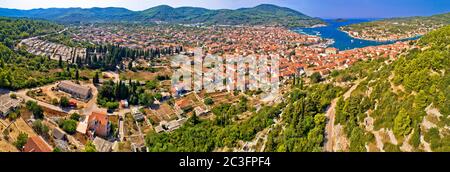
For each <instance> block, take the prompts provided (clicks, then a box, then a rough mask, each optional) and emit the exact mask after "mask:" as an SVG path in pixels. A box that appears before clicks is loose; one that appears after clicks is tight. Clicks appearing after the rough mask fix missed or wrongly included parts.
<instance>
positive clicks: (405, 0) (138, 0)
mask: <svg viewBox="0 0 450 172" xmlns="http://www.w3.org/2000/svg"><path fill="white" fill-rule="evenodd" d="M260 4H273V5H278V6H282V7H288V8H291V9H294V10H297V11H299V12H301V13H304V14H306V15H309V16H312V17H320V18H324V19H334V18H346V19H349V18H355V19H362V18H373V19H376V18H389V17H407V16H430V15H434V14H441V13H446V12H450V1H444V0H396V1H392V0H340V1H335V0H300V1H296V0H253V1H246V0H228V1H227V0H216V1H204V0H191V1H188V2H185V1H184V2H183V1H180V0H156V1H155V0H152V1H149V0H40V1H36V0H2V2H1V4H0V8H11V9H21V10H29V9H37V8H93V7H99V8H107V7H118V8H126V9H129V10H132V11H142V10H145V9H148V8H152V7H155V6H159V5H169V6H172V7H175V8H177V7H201V8H207V9H238V8H249V7H254V6H257V5H260Z"/></svg>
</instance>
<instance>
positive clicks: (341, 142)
mask: <svg viewBox="0 0 450 172" xmlns="http://www.w3.org/2000/svg"><path fill="white" fill-rule="evenodd" d="M365 79H366V78H364V79H360V80H357V81H356V82H355V85H353V86H352V87H351V88H350V89H349V90H348V91H347V92H345V93H344V95H343V97H344V99H347V98H349V97H350V95H351V94H352V92H353V91H354V90H355V89H356V88H357V87H358V85H359V83H361V81H363V80H365ZM338 100H339V97H338V98H335V99H334V100H332V101H331V104H330V106H329V107H328V110H327V112H326V117H327V118H328V120H327V125H326V127H325V138H326V139H325V144H324V150H325V151H326V152H333V151H339V150H342V148H346V147H347V146H346V145H347V144H348V142H347V139H346V138H345V136H344V133H343V132H342V130H341V128H342V127H339V129H338V130H337V129H336V126H335V125H334V123H335V118H336V104H337V101H338Z"/></svg>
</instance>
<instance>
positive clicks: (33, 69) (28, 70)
mask: <svg viewBox="0 0 450 172" xmlns="http://www.w3.org/2000/svg"><path fill="white" fill-rule="evenodd" d="M59 29H62V26H60V25H57V24H54V23H51V22H47V21H39V20H28V19H8V18H0V33H1V34H0V87H2V88H9V89H14V90H15V89H20V88H29V87H36V86H39V85H43V84H48V83H52V82H54V81H56V80H61V79H67V78H69V79H70V76H69V75H65V74H64V72H63V71H60V70H58V67H59V65H58V62H57V61H53V60H50V59H48V58H47V57H42V56H35V55H31V54H29V53H28V52H26V51H25V50H22V49H19V50H17V51H13V48H14V46H15V43H16V42H17V41H18V39H22V38H27V37H30V36H36V35H41V34H47V33H52V32H55V31H57V30H59ZM70 72H72V73H73V72H75V71H74V70H70Z"/></svg>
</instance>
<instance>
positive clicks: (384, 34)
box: [341, 13, 450, 41]
mask: <svg viewBox="0 0 450 172" xmlns="http://www.w3.org/2000/svg"><path fill="white" fill-rule="evenodd" d="M448 24H450V13H445V14H439V15H433V16H427V17H406V18H391V19H383V20H377V21H372V22H365V23H358V24H353V25H349V26H345V27H342V28H341V29H342V30H343V31H345V32H347V33H349V35H350V36H353V37H356V38H360V39H366V40H375V41H386V40H399V39H405V38H411V37H416V36H419V35H424V34H426V33H428V32H430V31H432V30H435V29H437V28H440V27H442V26H444V25H448Z"/></svg>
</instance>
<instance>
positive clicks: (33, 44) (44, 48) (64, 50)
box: [18, 38, 86, 61]
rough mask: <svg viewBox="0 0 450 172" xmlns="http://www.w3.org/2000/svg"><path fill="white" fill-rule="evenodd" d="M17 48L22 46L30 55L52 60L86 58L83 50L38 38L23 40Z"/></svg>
mask: <svg viewBox="0 0 450 172" xmlns="http://www.w3.org/2000/svg"><path fill="white" fill-rule="evenodd" d="M18 46H19V47H21V46H24V47H25V49H26V50H27V51H28V52H29V53H31V54H34V55H40V56H46V57H50V58H51V59H53V60H59V59H61V60H63V61H70V60H72V59H73V58H75V57H79V58H84V57H85V56H86V49H85V48H74V47H69V46H65V45H62V44H58V43H52V42H49V41H45V40H41V39H39V38H29V39H24V40H22V41H21V42H20V43H19V44H18Z"/></svg>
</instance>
